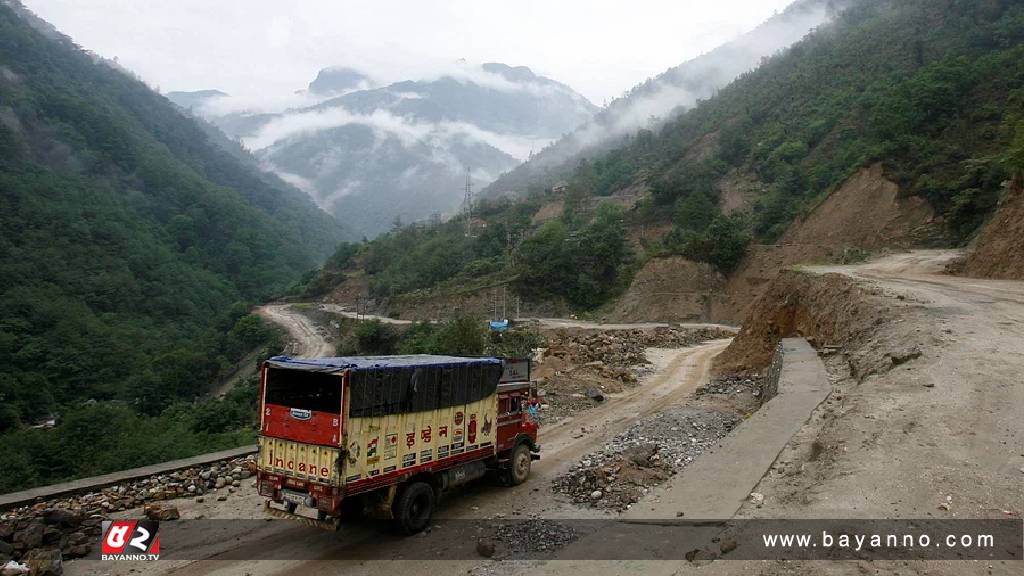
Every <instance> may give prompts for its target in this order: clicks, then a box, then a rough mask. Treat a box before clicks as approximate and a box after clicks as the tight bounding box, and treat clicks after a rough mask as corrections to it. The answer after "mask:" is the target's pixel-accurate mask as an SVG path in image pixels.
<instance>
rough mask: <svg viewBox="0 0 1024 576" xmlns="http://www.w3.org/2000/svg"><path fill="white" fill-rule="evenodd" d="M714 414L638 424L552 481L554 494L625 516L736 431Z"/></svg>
mask: <svg viewBox="0 0 1024 576" xmlns="http://www.w3.org/2000/svg"><path fill="white" fill-rule="evenodd" d="M738 422H739V418H738V417H736V416H734V415H731V414H727V413H725V412H719V411H716V410H704V409H699V408H685V407H677V408H670V409H668V410H665V411H662V412H659V413H657V414H654V415H652V416H648V417H646V418H643V419H641V420H640V421H638V422H637V423H636V424H634V425H633V426H631V427H630V428H629V429H628V430H626V431H625V432H623V433H622V434H620V435H618V436H616V437H615V438H614V439H612V441H611V442H608V443H607V444H605V446H604V447H603V448H602V449H600V450H597V451H595V452H591V453H590V454H587V455H586V456H584V457H583V458H581V459H580V461H579V462H577V463H576V465H574V466H573V468H572V469H571V470H570V471H569V472H567V473H565V474H563V475H561V476H559V477H557V478H555V479H554V481H553V482H552V489H553V490H554V491H555V492H556V493H559V494H565V495H567V496H569V497H570V498H572V500H573V502H576V503H577V504H583V505H586V506H589V507H592V508H600V509H607V510H618V511H622V510H626V509H627V508H629V507H630V506H631V505H632V504H633V503H635V502H637V501H638V500H639V499H640V498H641V497H643V495H644V494H646V493H647V492H648V490H650V488H652V487H653V486H656V485H658V484H661V483H662V482H664V481H665V480H667V479H668V478H669V477H670V476H672V475H673V474H675V473H676V472H678V471H679V470H681V469H683V468H684V467H686V466H687V465H688V464H689V463H690V462H693V460H694V459H695V458H697V456H699V455H700V454H701V453H703V452H704V451H705V450H707V449H709V448H711V447H713V446H714V445H715V444H717V442H718V441H719V440H720V439H721V438H722V437H723V436H725V435H726V434H728V433H729V431H730V430H731V429H732V428H733V427H735V426H736V424H737V423H738Z"/></svg>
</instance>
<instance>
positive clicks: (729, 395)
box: [695, 374, 771, 414]
mask: <svg viewBox="0 0 1024 576" xmlns="http://www.w3.org/2000/svg"><path fill="white" fill-rule="evenodd" d="M767 386H768V378H767V377H765V376H763V375H760V374H748V375H736V374H730V375H723V376H719V377H717V378H714V379H713V380H711V382H709V383H707V384H705V385H704V386H700V387H698V388H697V390H696V394H695V396H696V398H697V399H698V401H699V402H700V403H701V404H702V405H704V406H706V407H709V408H711V407H713V408H718V409H722V410H734V411H735V412H737V413H738V414H750V413H752V412H754V411H756V410H757V409H758V408H760V407H761V405H762V404H764V403H765V402H766V401H768V400H770V399H771V394H769V393H768V391H767Z"/></svg>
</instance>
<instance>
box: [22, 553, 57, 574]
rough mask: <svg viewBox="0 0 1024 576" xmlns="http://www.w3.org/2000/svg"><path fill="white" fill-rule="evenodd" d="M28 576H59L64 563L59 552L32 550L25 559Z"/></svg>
mask: <svg viewBox="0 0 1024 576" xmlns="http://www.w3.org/2000/svg"><path fill="white" fill-rule="evenodd" d="M25 563H26V564H28V574H29V576H61V574H63V573H64V562H63V559H62V558H61V553H60V550H34V551H33V552H32V553H31V554H29V555H28V557H27V558H26V562H25Z"/></svg>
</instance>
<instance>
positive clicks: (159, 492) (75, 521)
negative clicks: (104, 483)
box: [0, 456, 256, 563]
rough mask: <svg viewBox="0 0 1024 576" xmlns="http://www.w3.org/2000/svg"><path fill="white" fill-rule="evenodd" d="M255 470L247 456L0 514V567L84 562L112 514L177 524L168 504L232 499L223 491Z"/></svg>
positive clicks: (176, 516)
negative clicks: (43, 554) (41, 554)
mask: <svg viewBox="0 0 1024 576" xmlns="http://www.w3.org/2000/svg"><path fill="white" fill-rule="evenodd" d="M255 469H256V460H255V456H246V457H244V458H234V459H230V460H224V461H221V462H215V463H213V464H209V465H206V466H198V467H194V468H186V469H183V470H177V471H174V472H168V473H166V474H159V475H156V476H150V477H148V478H141V479H138V480H133V481H130V482H125V483H122V484H117V485H114V486H108V487H105V488H102V489H100V490H99V491H97V492H90V493H87V494H81V495H77V496H69V497H65V498H58V499H53V500H47V501H39V502H36V503H34V504H31V505H26V506H22V507H20V508H16V509H13V510H9V511H7V512H4V513H3V514H0V563H3V562H7V561H8V560H12V559H13V560H22V561H25V560H27V559H28V558H30V557H31V556H32V554H33V553H35V552H36V551H51V550H55V551H58V552H60V555H61V556H63V558H65V559H68V558H81V557H83V556H86V555H88V554H89V552H91V551H92V548H93V545H94V543H95V542H97V541H98V540H99V535H100V530H101V524H102V522H103V520H106V519H108V518H109V517H110V515H111V514H112V513H114V512H119V511H124V510H130V509H133V508H138V507H140V506H142V507H144V508H143V514H144V515H145V516H146V517H147V518H150V519H152V520H163V521H169V520H176V519H178V518H179V517H180V514H179V513H178V509H177V508H176V507H174V506H171V505H168V504H166V503H162V502H163V501H166V500H172V499H175V498H190V497H196V498H197V499H198V498H201V497H202V495H203V494H207V493H218V492H219V493H222V494H221V495H222V496H223V497H224V498H225V499H226V493H227V490H223V488H224V487H225V486H232V485H233V484H236V483H238V484H239V485H240V482H241V481H242V480H245V479H248V478H251V477H252V476H253V473H254V471H255Z"/></svg>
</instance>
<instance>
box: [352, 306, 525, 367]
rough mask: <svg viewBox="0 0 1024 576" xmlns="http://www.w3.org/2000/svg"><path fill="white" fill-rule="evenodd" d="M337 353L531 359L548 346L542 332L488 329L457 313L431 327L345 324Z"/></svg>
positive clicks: (362, 323) (376, 322)
mask: <svg viewBox="0 0 1024 576" xmlns="http://www.w3.org/2000/svg"><path fill="white" fill-rule="evenodd" d="M340 335H341V341H340V343H339V344H338V348H337V353H338V354H339V355H341V356H349V355H356V354H363V355H378V354H450V355H456V356H482V355H488V356H499V357H503V358H527V357H529V356H530V355H531V354H532V351H533V349H534V348H538V347H540V346H542V345H543V344H544V339H543V337H542V336H541V335H540V333H538V332H536V331H534V330H530V329H528V328H516V329H513V330H510V331H507V332H493V331H490V330H488V329H487V323H486V322H485V321H484V320H483V319H482V318H477V317H476V316H473V315H471V314H457V315H455V316H453V317H452V318H449V319H448V320H446V321H444V322H441V323H437V324H431V323H427V322H423V323H415V324H412V325H410V326H405V327H402V328H399V327H396V326H392V325H390V324H384V323H382V322H380V321H378V320H371V321H365V322H356V321H351V320H345V321H342V322H341V329H340Z"/></svg>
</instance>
